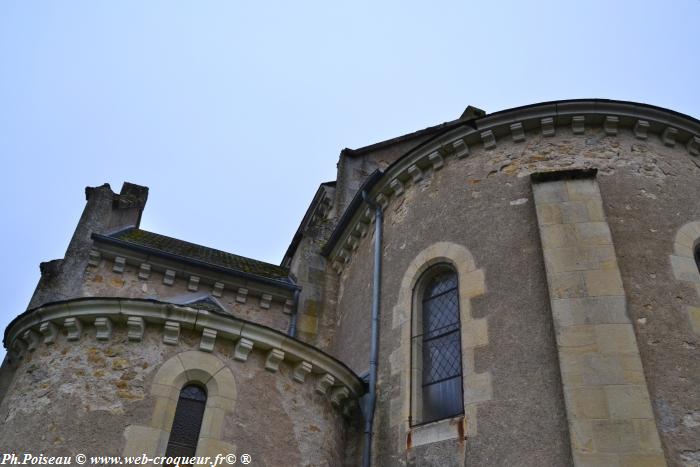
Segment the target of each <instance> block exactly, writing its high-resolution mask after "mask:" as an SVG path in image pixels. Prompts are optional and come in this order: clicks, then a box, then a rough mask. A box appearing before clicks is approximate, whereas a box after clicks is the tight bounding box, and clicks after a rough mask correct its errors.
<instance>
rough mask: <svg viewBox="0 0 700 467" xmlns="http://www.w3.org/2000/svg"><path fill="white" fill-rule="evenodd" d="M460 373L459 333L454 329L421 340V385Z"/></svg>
mask: <svg viewBox="0 0 700 467" xmlns="http://www.w3.org/2000/svg"><path fill="white" fill-rule="evenodd" d="M461 373H462V356H461V355H460V349H459V333H458V332H456V331H454V332H450V333H448V334H444V335H442V336H440V337H437V338H435V339H430V340H426V341H423V385H426V384H432V383H435V382H437V381H442V380H444V379H447V378H451V377H453V376H458V375H460V374H461Z"/></svg>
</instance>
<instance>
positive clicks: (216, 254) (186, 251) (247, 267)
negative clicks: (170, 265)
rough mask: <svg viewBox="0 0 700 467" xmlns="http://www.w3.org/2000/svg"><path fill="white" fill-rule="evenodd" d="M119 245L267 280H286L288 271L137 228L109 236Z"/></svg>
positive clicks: (280, 267)
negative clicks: (125, 243)
mask: <svg viewBox="0 0 700 467" xmlns="http://www.w3.org/2000/svg"><path fill="white" fill-rule="evenodd" d="M111 237H112V238H114V239H117V240H120V241H121V242H127V243H132V244H134V245H137V246H143V247H147V248H150V249H153V250H157V251H161V252H163V253H166V254H170V255H177V256H181V257H183V258H185V259H192V260H195V261H199V262H204V263H208V264H211V265H213V266H218V267H223V268H227V269H233V270H236V271H241V272H244V273H247V274H252V275H255V276H259V277H265V278H268V279H274V280H280V281H289V269H288V268H284V267H282V266H277V265H275V264H270V263H265V262H263V261H258V260H255V259H251V258H246V257H244V256H239V255H234V254H233V253H227V252H225V251H221V250H217V249H215V248H209V247H206V246H202V245H197V244H196V243H190V242H186V241H184V240H178V239H176V238H172V237H167V236H165V235H160V234H157V233H153V232H148V231H146V230H141V229H128V230H123V231H121V232H117V233H115V234H114V235H111Z"/></svg>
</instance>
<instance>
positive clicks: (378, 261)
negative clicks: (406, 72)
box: [360, 171, 384, 467]
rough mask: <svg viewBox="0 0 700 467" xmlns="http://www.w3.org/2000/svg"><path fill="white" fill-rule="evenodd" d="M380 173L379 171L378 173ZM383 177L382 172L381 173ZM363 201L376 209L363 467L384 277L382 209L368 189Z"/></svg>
mask: <svg viewBox="0 0 700 467" xmlns="http://www.w3.org/2000/svg"><path fill="white" fill-rule="evenodd" d="M377 172H379V171H377ZM377 172H375V173H377ZM379 175H380V176H381V172H380V173H379ZM360 193H361V196H362V199H363V200H364V201H365V203H367V204H368V205H369V206H370V207H371V208H373V209H374V215H375V219H374V271H373V272H372V336H371V341H370V356H369V392H368V393H367V395H365V396H364V397H363V404H362V409H363V410H362V412H363V414H364V416H365V443H364V449H363V452H362V466H363V467H370V465H371V464H372V426H373V424H374V410H375V406H376V403H377V360H378V358H377V357H378V354H379V305H380V303H379V300H380V298H381V276H382V226H383V223H384V216H383V213H382V207H381V206H380V205H379V204H377V203H376V202H375V201H373V200H371V199H370V198H369V195H368V194H367V191H366V189H363V190H361V191H360Z"/></svg>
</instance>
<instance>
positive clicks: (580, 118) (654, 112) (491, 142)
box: [324, 99, 700, 274]
mask: <svg viewBox="0 0 700 467" xmlns="http://www.w3.org/2000/svg"><path fill="white" fill-rule="evenodd" d="M562 128H569V129H570V131H571V132H572V133H573V134H574V135H585V134H586V132H587V131H588V130H589V129H591V128H603V130H604V132H605V134H606V135H607V136H610V137H616V136H617V135H618V134H619V133H620V132H622V131H625V132H630V133H631V134H633V135H634V137H635V138H637V139H639V140H649V139H652V138H656V139H657V140H659V141H660V142H661V143H662V144H664V145H665V146H667V147H676V146H684V147H685V149H686V150H687V152H688V154H689V155H690V157H691V158H692V159H693V161H694V162H695V164H696V165H698V166H699V167H700V121H698V120H697V119H694V118H692V117H689V116H687V115H684V114H681V113H678V112H674V111H672V110H667V109H663V108H660V107H655V106H651V105H647V104H639V103H632V102H622V101H611V100H603V99H581V100H571V101H557V102H545V103H542V104H534V105H529V106H525V107H518V108H514V109H509V110H504V111H501V112H496V113H493V114H490V115H486V116H484V117H482V118H479V119H476V120H469V121H465V122H463V124H461V125H459V126H456V127H452V126H450V127H447V128H446V129H445V130H444V131H442V132H440V133H439V134H436V135H435V136H433V137H432V138H430V139H429V140H427V141H425V142H424V143H422V144H420V145H418V146H417V147H415V148H413V149H412V150H411V151H409V152H408V153H406V154H405V155H404V156H402V157H401V158H400V159H398V160H397V161H396V162H394V163H393V164H392V165H390V166H389V167H388V168H387V169H385V170H384V172H383V174H382V175H381V178H380V179H379V180H378V181H376V183H375V184H374V186H373V187H372V189H371V191H370V197H371V198H372V199H374V200H375V202H377V203H378V204H380V205H381V206H382V207H386V206H387V205H388V203H389V202H390V200H391V199H392V198H394V197H400V196H402V195H403V193H404V191H405V189H406V188H407V187H409V186H411V185H413V184H416V183H418V182H420V181H421V180H422V179H424V178H426V177H429V176H430V175H431V174H432V173H434V172H435V171H438V170H442V169H443V168H444V167H445V166H446V165H449V163H450V162H451V161H454V160H457V159H463V158H466V157H469V155H470V153H471V152H472V151H473V150H474V149H484V150H492V149H495V148H496V147H497V146H498V144H499V142H502V141H504V140H509V141H512V142H513V143H516V144H517V143H522V142H524V141H526V140H527V138H528V136H530V137H531V135H532V133H533V132H537V133H540V135H541V137H544V138H548V137H553V136H555V135H556V133H557V130H560V129H562ZM351 208H352V209H351ZM372 214H373V213H372V212H371V210H370V209H369V207H368V206H367V204H366V203H364V202H363V203H359V204H358V206H354V207H353V206H349V207H348V210H347V211H346V212H345V213H344V217H345V216H346V217H348V221H347V222H345V223H342V224H339V225H338V226H337V228H336V231H334V232H333V234H332V237H331V238H332V239H334V242H333V243H332V244H329V245H327V248H326V249H325V252H324V253H325V254H326V255H327V257H328V258H329V260H330V263H331V265H332V267H333V269H334V270H335V271H336V272H337V273H338V274H340V273H341V272H342V271H343V269H344V268H345V265H346V264H347V263H349V262H350V259H351V257H352V256H353V253H354V251H355V250H356V249H357V247H358V244H359V240H360V239H361V238H363V237H364V236H365V235H366V234H367V232H368V231H369V226H370V224H371V223H372V222H374V216H373V215H372Z"/></svg>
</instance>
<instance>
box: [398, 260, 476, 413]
mask: <svg viewBox="0 0 700 467" xmlns="http://www.w3.org/2000/svg"><path fill="white" fill-rule="evenodd" d="M412 321H413V338H412V344H413V345H412V359H411V361H412V366H413V384H412V389H413V390H412V405H413V408H412V420H411V421H412V423H413V424H419V423H428V422H432V421H436V420H441V419H444V418H449V417H453V416H456V415H460V414H462V413H464V404H463V402H462V350H461V349H462V347H461V333H460V318H459V290H458V284H457V273H456V272H455V271H454V269H453V268H452V267H451V266H449V265H443V264H441V265H437V266H433V267H432V268H430V269H429V270H428V271H426V273H425V274H424V275H423V277H422V278H421V279H420V280H419V281H418V285H417V286H416V290H415V293H414V319H413V320H412Z"/></svg>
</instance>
